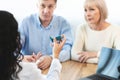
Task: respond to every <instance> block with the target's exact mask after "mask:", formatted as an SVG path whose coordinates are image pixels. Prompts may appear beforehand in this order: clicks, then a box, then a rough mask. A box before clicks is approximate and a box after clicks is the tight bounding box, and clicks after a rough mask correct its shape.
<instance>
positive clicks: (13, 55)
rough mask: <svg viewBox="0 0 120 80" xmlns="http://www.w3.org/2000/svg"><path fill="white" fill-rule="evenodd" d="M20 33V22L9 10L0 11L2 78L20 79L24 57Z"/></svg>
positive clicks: (0, 67) (0, 71)
mask: <svg viewBox="0 0 120 80" xmlns="http://www.w3.org/2000/svg"><path fill="white" fill-rule="evenodd" d="M20 50H21V44H20V34H19V32H18V23H17V21H16V19H15V18H14V16H13V15H12V14H11V13H9V12H7V11H0V80H14V79H19V78H18V75H17V74H18V73H19V72H20V71H21V70H22V67H21V66H20V65H19V62H20V61H21V60H22V59H23V55H22V54H21V53H20Z"/></svg>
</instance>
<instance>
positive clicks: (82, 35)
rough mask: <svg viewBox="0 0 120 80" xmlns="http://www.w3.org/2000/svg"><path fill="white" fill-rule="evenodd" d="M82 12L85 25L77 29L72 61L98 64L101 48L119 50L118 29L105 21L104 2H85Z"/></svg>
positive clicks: (119, 32)
mask: <svg viewBox="0 0 120 80" xmlns="http://www.w3.org/2000/svg"><path fill="white" fill-rule="evenodd" d="M84 12H85V13H84V16H85V20H86V23H85V24H82V25H81V26H79V27H77V31H76V37H75V41H74V44H73V48H72V51H71V56H72V60H77V61H79V62H83V63H84V62H88V63H98V59H99V55H100V50H101V47H103V46H104V47H109V48H116V49H120V43H119V41H120V28H119V27H117V26H114V25H112V24H110V23H109V22H107V21H106V18H107V16H108V13H107V7H106V4H105V0H86V1H85V4H84Z"/></svg>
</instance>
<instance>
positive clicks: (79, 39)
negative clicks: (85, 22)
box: [71, 26, 85, 61]
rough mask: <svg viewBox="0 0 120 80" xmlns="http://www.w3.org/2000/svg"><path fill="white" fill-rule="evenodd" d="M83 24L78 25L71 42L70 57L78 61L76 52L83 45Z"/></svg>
mask: <svg viewBox="0 0 120 80" xmlns="http://www.w3.org/2000/svg"><path fill="white" fill-rule="evenodd" d="M83 27H84V26H78V27H77V29H76V34H75V40H74V43H73V47H72V50H71V59H72V60H76V61H78V58H79V55H77V53H79V52H81V51H82V50H83V46H84V41H85V40H84V35H85V31H84V29H83Z"/></svg>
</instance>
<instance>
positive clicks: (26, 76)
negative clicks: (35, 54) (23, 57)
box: [15, 59, 62, 80]
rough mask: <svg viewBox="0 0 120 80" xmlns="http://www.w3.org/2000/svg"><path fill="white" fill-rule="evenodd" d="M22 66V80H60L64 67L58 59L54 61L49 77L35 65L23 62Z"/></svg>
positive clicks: (20, 76) (20, 75)
mask: <svg viewBox="0 0 120 80" xmlns="http://www.w3.org/2000/svg"><path fill="white" fill-rule="evenodd" d="M20 65H21V66H22V68H23V69H22V71H21V72H20V73H19V74H18V76H19V78H20V80H60V73H61V69H62V66H61V64H60V61H59V60H58V59H53V61H52V64H51V66H50V69H49V72H48V74H47V75H43V74H41V70H40V69H39V68H38V67H37V65H36V64H35V63H29V62H21V63H20ZM15 80H16V79H15Z"/></svg>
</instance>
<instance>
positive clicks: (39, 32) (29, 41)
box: [19, 14, 73, 61]
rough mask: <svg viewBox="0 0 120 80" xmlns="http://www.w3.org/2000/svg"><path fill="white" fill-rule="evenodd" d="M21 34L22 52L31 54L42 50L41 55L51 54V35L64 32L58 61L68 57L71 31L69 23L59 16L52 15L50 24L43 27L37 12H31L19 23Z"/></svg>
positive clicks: (70, 45)
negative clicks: (63, 41) (64, 37)
mask: <svg viewBox="0 0 120 80" xmlns="http://www.w3.org/2000/svg"><path fill="white" fill-rule="evenodd" d="M19 28H20V29H19V31H20V34H21V42H22V53H23V54H25V55H31V54H32V53H33V52H34V53H38V52H42V54H43V55H52V46H51V43H52V42H51V41H50V36H51V37H56V36H59V35H62V34H64V35H65V36H66V39H67V40H66V43H65V45H64V46H63V49H62V51H61V53H60V56H59V58H60V61H66V60H68V59H70V51H71V47H72V42H73V40H72V33H71V27H70V24H69V23H68V22H67V21H66V20H65V19H64V18H63V17H60V16H55V15H53V18H52V20H51V22H50V24H49V25H48V26H47V27H43V26H42V24H41V22H40V20H39V15H38V14H32V15H30V16H29V17H27V18H25V19H24V20H23V21H22V22H21V23H20V25H19Z"/></svg>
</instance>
